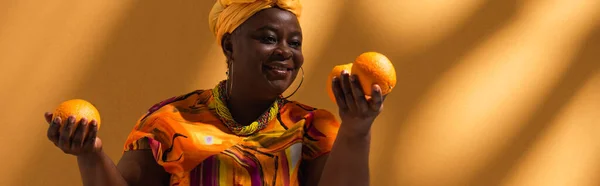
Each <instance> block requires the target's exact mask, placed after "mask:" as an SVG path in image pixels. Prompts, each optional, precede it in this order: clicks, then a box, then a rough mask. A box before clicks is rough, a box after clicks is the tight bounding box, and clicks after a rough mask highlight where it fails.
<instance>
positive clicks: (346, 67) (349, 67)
mask: <svg viewBox="0 0 600 186" xmlns="http://www.w3.org/2000/svg"><path fill="white" fill-rule="evenodd" d="M344 70H346V71H348V73H351V72H352V63H347V64H343V65H336V66H335V67H333V69H332V70H331V72H330V73H329V77H327V94H328V95H329V99H331V100H332V101H333V102H334V103H335V102H336V101H335V95H334V94H333V89H332V88H333V87H331V85H332V84H331V81H333V77H334V76H338V77H339V76H340V74H342V71H344Z"/></svg>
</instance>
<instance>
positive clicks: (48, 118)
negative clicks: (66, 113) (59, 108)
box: [44, 112, 52, 124]
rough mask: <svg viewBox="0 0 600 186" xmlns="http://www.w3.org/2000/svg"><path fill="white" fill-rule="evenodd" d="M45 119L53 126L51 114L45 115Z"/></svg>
mask: <svg viewBox="0 0 600 186" xmlns="http://www.w3.org/2000/svg"><path fill="white" fill-rule="evenodd" d="M44 118H46V122H47V123H48V124H51V122H52V113H50V112H46V113H44Z"/></svg>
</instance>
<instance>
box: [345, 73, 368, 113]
mask: <svg viewBox="0 0 600 186" xmlns="http://www.w3.org/2000/svg"><path fill="white" fill-rule="evenodd" d="M350 80H351V81H352V94H353V96H354V101H355V102H356V106H357V109H358V111H360V112H361V113H364V112H367V111H368V110H369V103H368V102H367V98H365V93H364V92H363V90H362V86H361V85H360V80H359V79H358V76H356V75H353V76H351V77H350Z"/></svg>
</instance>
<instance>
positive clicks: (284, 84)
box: [269, 80, 290, 95]
mask: <svg viewBox="0 0 600 186" xmlns="http://www.w3.org/2000/svg"><path fill="white" fill-rule="evenodd" d="M269 85H270V87H271V88H270V89H271V91H272V92H273V93H274V94H277V95H281V94H283V92H285V90H286V89H287V88H288V87H289V86H290V83H289V82H288V81H285V80H275V81H269Z"/></svg>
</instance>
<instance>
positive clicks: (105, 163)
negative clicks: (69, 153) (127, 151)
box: [77, 151, 127, 186]
mask: <svg viewBox="0 0 600 186" xmlns="http://www.w3.org/2000/svg"><path fill="white" fill-rule="evenodd" d="M77 163H78V165H79V172H80V173H81V179H82V181H83V185H85V186H109V185H110V186H127V182H126V181H125V179H124V178H123V176H122V175H121V173H120V172H119V170H118V169H117V167H116V166H115V164H114V163H113V161H112V160H111V159H110V157H108V155H106V154H105V153H104V152H102V151H101V152H98V153H90V154H87V155H81V156H78V157H77Z"/></svg>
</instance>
